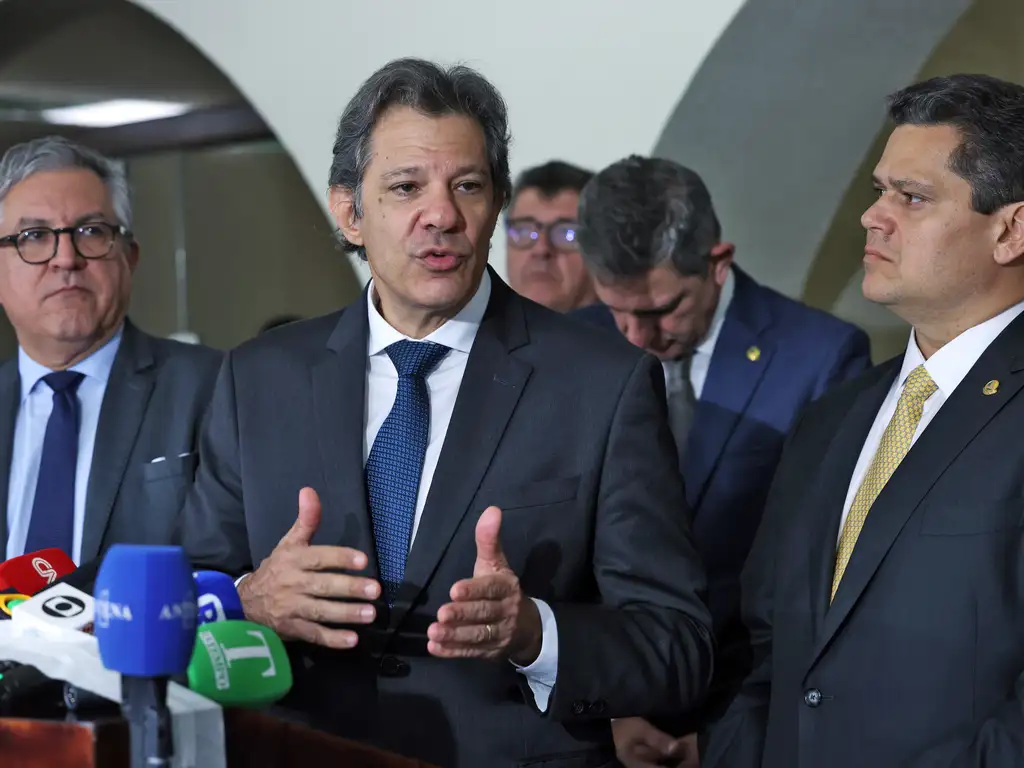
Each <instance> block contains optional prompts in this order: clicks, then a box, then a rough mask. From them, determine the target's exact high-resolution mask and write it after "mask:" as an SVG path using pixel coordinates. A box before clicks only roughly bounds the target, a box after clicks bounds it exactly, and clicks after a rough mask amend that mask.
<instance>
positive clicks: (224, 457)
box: [184, 275, 711, 768]
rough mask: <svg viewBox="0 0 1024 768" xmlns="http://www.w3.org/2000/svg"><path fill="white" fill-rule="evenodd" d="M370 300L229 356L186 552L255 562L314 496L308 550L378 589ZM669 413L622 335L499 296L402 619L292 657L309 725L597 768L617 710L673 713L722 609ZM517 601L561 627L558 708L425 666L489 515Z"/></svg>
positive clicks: (505, 760) (476, 668) (468, 665)
mask: <svg viewBox="0 0 1024 768" xmlns="http://www.w3.org/2000/svg"><path fill="white" fill-rule="evenodd" d="M367 333H368V323H367V305H366V296H365V294H364V296H363V297H362V299H361V300H360V301H358V302H356V303H355V304H353V305H352V306H350V307H349V308H347V309H345V310H343V311H341V312H339V313H336V314H334V315H330V316H327V317H323V318H318V319H315V320H310V321H305V322H300V323H296V324H293V325H290V326H286V327H284V328H282V329H279V330H277V331H276V332H274V333H271V334H268V335H266V336H263V337H260V338H257V339H255V340H253V341H251V342H248V343H247V344H245V345H243V346H242V347H240V348H239V349H237V350H235V351H234V352H232V353H230V354H229V356H228V358H227V360H226V362H225V364H224V367H223V369H222V372H221V376H220V379H219V381H218V384H217V387H216V391H215V394H214V399H213V405H212V407H211V413H210V420H209V422H208V426H207V428H206V429H205V430H204V434H203V438H202V440H201V447H200V455H201V459H202V461H201V465H200V471H199V474H198V476H197V482H196V486H195V488H194V490H193V493H192V495H191V496H190V498H189V501H188V503H187V504H186V511H185V522H186V525H185V528H184V531H185V542H186V546H187V548H188V550H189V551H190V553H191V554H192V555H193V558H194V559H195V561H196V562H197V564H200V565H207V566H212V567H216V568H223V569H228V570H231V571H234V572H241V571H244V570H247V569H249V568H251V567H253V566H254V565H258V564H259V563H260V562H261V561H262V560H263V559H264V558H266V557H267V555H269V554H270V552H271V550H272V549H273V548H274V546H275V545H276V544H277V542H278V541H279V539H280V538H281V536H283V535H284V533H285V532H286V531H287V530H288V529H289V527H290V526H291V525H292V523H293V522H294V520H295V515H296V503H297V494H298V491H299V489H300V488H302V487H303V486H306V485H309V486H312V487H314V488H316V489H317V490H318V491H319V493H320V495H321V499H322V501H323V504H324V517H323V522H322V525H321V527H320V529H319V530H318V532H317V534H316V536H315V538H314V543H316V544H332V545H346V546H350V547H356V548H358V549H360V550H362V551H364V552H366V553H368V554H369V555H370V560H371V563H370V566H369V568H368V570H367V572H368V574H369V575H371V576H373V577H376V576H377V565H376V561H375V558H374V556H373V552H374V545H373V539H372V527H371V524H370V516H369V514H368V512H367V502H366V492H365V483H364V477H363V440H364V418H365V417H364V408H365V399H366V395H365V386H366V370H367ZM674 464H675V457H674V451H673V449H672V437H671V435H670V434H669V431H668V428H667V421H666V413H665V400H664V375H663V374H662V371H661V367H660V365H659V364H658V363H657V361H655V360H654V359H653V358H651V357H648V356H645V355H643V354H641V353H640V352H639V351H638V350H635V349H634V348H632V347H631V346H630V345H629V344H627V343H626V342H625V341H623V340H621V339H615V338H611V337H610V336H609V335H608V334H606V333H604V332H602V331H599V330H596V329H590V328H586V327H583V326H580V325H578V324H576V323H574V322H572V321H570V320H566V319H565V318H563V317H562V316H560V315H558V314H556V313H554V312H551V311H549V310H546V309H544V308H543V307H540V306H538V305H536V304H534V303H532V302H529V301H526V300H525V299H521V298H519V297H518V296H516V295H515V294H513V293H512V292H511V291H510V290H509V289H508V288H507V287H506V286H505V285H504V284H503V283H502V282H501V281H500V280H499V279H498V278H497V276H494V275H492V292H491V298H490V302H489V306H488V308H487V311H486V314H485V316H484V319H483V322H482V324H481V326H480V328H479V331H478V333H477V336H476V340H475V342H474V344H473V348H472V353H471V354H470V356H469V359H468V364H467V367H466V371H465V375H464V377H463V380H462V385H461V388H460V390H459V395H458V400H457V402H456V405H455V411H454V414H453V415H452V419H451V423H450V425H449V428H448V432H447V437H446V439H445V443H444V446H443V448H442V451H441V455H440V459H439V462H438V466H437V469H436V471H435V473H434V476H433V482H432V484H431V489H430V494H429V496H428V498H427V502H426V506H425V508H424V512H423V516H422V520H421V522H420V525H419V528H418V532H417V534H416V537H415V539H414V542H413V546H412V549H411V551H410V553H409V557H408V561H407V564H406V569H405V583H404V584H403V586H402V588H401V590H400V591H399V594H398V598H397V599H396V602H395V607H394V609H393V610H391V611H390V612H389V611H388V610H387V607H386V606H380V609H379V613H378V624H377V625H375V627H374V628H371V629H369V630H361V639H360V643H359V646H358V647H357V648H356V649H355V650H353V651H330V650H326V649H322V648H315V647H310V646H307V645H304V644H298V645H296V646H295V647H293V648H292V649H291V652H292V658H293V669H294V671H295V673H296V684H295V688H294V690H293V695H292V696H291V699H290V701H289V702H288V703H289V705H290V706H291V707H293V708H294V709H295V710H298V711H301V712H302V713H304V714H305V716H307V717H308V718H309V719H310V720H311V721H312V722H313V723H314V724H315V725H317V726H319V727H323V728H327V729H330V730H333V731H336V732H339V733H341V734H343V735H347V736H349V737H353V738H357V739H361V740H367V741H370V742H373V743H375V744H377V745H379V746H381V747H384V748H386V749H391V750H394V751H397V752H401V753H404V754H408V755H411V756H415V757H419V758H421V759H424V760H427V761H428V762H432V763H435V764H437V765H443V766H467V767H470V766H471V767H473V768H475V767H476V766H488V768H492V767H493V768H499V767H501V766H518V765H526V764H529V765H531V766H535V765H536V766H539V765H545V766H547V765H550V766H600V765H610V764H611V761H612V760H613V758H614V748H613V745H612V741H611V731H610V728H609V723H608V718H609V717H618V716H625V715H633V714H644V713H648V712H651V711H655V710H660V709H667V710H670V709H673V708H676V707H678V706H679V705H680V704H681V703H685V702H690V701H694V700H696V699H697V698H698V697H700V696H701V695H702V693H703V691H704V689H705V687H706V685H707V682H708V678H709V676H710V671H711V666H710V662H711V660H710V649H711V639H710V633H709V631H708V629H707V627H708V626H709V624H710V618H709V615H708V612H707V609H706V608H705V607H704V605H703V603H702V602H701V600H700V597H699V595H700V593H701V592H702V591H703V589H704V576H703V573H702V570H701V567H700V565H699V562H698V560H697V557H696V555H695V553H694V549H693V545H692V543H691V541H690V535H689V531H688V527H687V523H686V516H685V515H679V514H678V510H679V509H680V508H682V507H683V506H684V505H685V501H684V498H683V488H682V484H681V482H680V479H679V476H678V473H677V471H676V470H675V466H674ZM491 504H494V505H498V506H500V507H501V508H502V510H503V512H504V517H503V524H502V531H501V541H502V546H503V548H504V550H505V552H506V555H507V556H508V558H509V562H510V564H511V566H512V568H513V569H514V570H515V572H516V573H517V574H518V575H519V577H520V579H521V583H522V586H523V589H524V591H525V592H526V593H527V594H529V595H530V596H533V597H536V598H539V599H542V600H545V601H547V602H548V603H549V604H550V605H551V607H552V610H553V612H554V614H555V617H556V621H557V625H558V646H559V659H558V675H557V680H556V684H555V687H554V690H553V692H552V695H551V699H550V701H549V706H548V710H547V712H546V713H544V714H541V713H539V712H538V711H537V710H536V709H535V707H534V706H533V696H532V694H531V693H530V691H529V688H528V686H527V685H526V681H525V679H524V678H523V676H522V675H520V674H519V673H518V672H516V671H515V669H514V668H513V667H512V666H511V665H510V664H508V663H507V662H483V661H450V660H442V659H436V658H433V657H430V656H428V655H426V645H425V630H426V627H427V626H428V625H429V623H430V622H431V621H433V620H434V618H435V617H436V613H437V610H438V608H439V607H440V606H441V605H443V604H444V603H446V602H448V592H449V589H450V588H451V585H452V584H453V583H454V582H456V581H458V580H460V579H463V578H467V577H469V576H471V575H472V569H473V563H474V560H475V557H476V546H475V543H474V530H475V526H476V522H477V520H478V518H479V516H480V514H481V512H482V511H483V510H484V508H485V507H487V506H489V505H491Z"/></svg>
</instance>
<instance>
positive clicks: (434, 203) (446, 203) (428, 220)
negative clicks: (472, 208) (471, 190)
mask: <svg viewBox="0 0 1024 768" xmlns="http://www.w3.org/2000/svg"><path fill="white" fill-rule="evenodd" d="M422 216H423V223H424V224H426V226H427V227H430V228H432V229H439V230H441V231H442V232H447V231H449V230H452V229H455V227H456V226H457V225H458V223H459V221H460V220H461V218H462V214H461V213H460V212H459V208H458V206H457V205H456V204H455V199H454V198H453V196H452V191H451V190H450V189H448V188H447V187H445V188H435V189H434V190H433V191H432V192H431V193H430V194H429V197H428V198H427V199H426V201H425V207H424V209H423V214H422Z"/></svg>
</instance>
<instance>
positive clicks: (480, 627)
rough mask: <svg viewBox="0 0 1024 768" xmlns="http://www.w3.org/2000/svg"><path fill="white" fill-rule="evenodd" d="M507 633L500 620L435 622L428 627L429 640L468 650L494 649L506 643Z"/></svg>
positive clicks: (450, 647)
mask: <svg viewBox="0 0 1024 768" xmlns="http://www.w3.org/2000/svg"><path fill="white" fill-rule="evenodd" d="M488 628H490V629H488ZM507 635H508V630H507V628H506V627H504V626H503V625H502V624H500V623H498V622H494V623H491V622H487V623H485V624H465V625H454V624H439V623H435V624H431V625H430V626H429V627H427V640H428V641H430V642H432V643H435V644H436V645H439V646H444V648H446V649H449V650H454V649H459V648H463V647H464V648H465V649H467V650H469V649H471V648H479V649H485V650H494V649H496V648H500V647H501V646H502V645H503V644H504V641H505V638H506V636H507Z"/></svg>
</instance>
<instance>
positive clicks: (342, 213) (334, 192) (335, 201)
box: [328, 186, 364, 245]
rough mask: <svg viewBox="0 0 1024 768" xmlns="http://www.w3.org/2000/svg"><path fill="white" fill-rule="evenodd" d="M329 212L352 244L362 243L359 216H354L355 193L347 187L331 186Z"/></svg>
mask: <svg viewBox="0 0 1024 768" xmlns="http://www.w3.org/2000/svg"><path fill="white" fill-rule="evenodd" d="M328 202H329V205H330V208H331V214H332V215H333V216H334V223H335V224H336V225H337V226H338V229H340V230H341V234H343V235H344V236H345V239H346V240H348V241H349V242H350V243H352V244H353V245H364V243H363V233H362V231H361V229H360V227H359V217H358V216H356V205H355V195H354V193H353V192H352V190H351V189H349V188H348V187H340V186H339V187H331V191H330V194H329V196H328Z"/></svg>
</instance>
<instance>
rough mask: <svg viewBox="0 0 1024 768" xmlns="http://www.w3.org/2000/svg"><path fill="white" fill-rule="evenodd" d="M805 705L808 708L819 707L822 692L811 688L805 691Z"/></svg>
mask: <svg viewBox="0 0 1024 768" xmlns="http://www.w3.org/2000/svg"><path fill="white" fill-rule="evenodd" d="M804 704H806V705H807V706H808V707H817V706H819V705H820V704H821V691H819V690H818V689H817V688H809V689H808V690H806V691H804Z"/></svg>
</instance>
